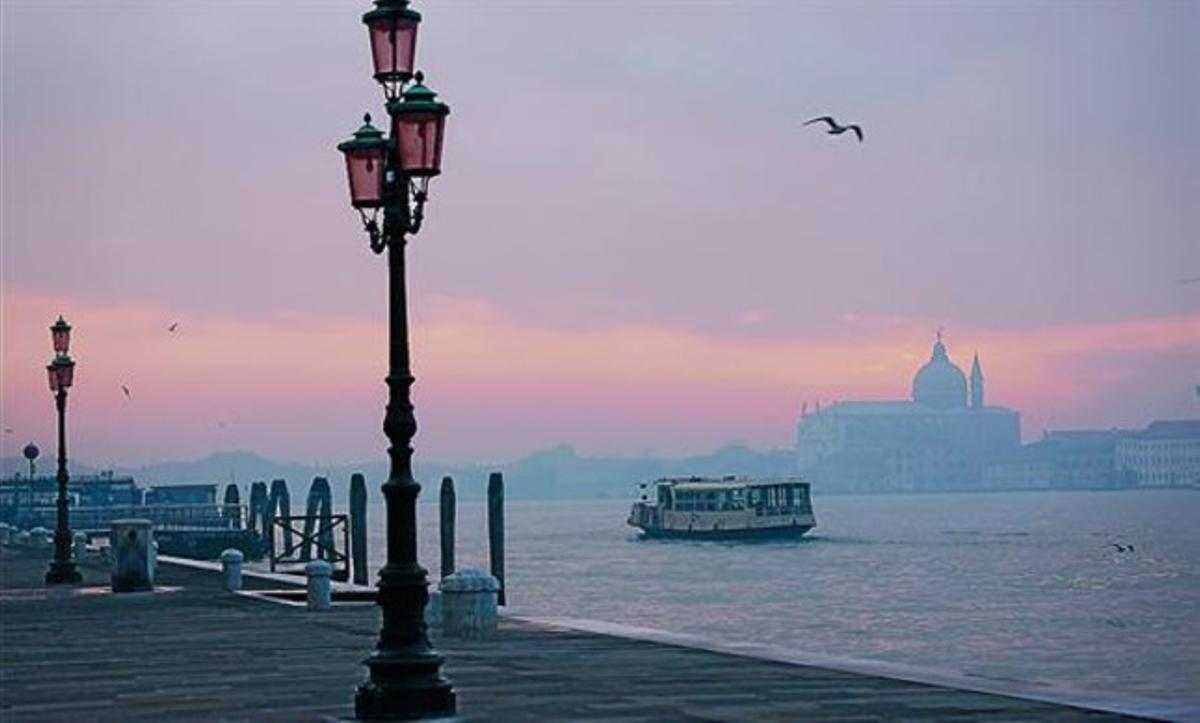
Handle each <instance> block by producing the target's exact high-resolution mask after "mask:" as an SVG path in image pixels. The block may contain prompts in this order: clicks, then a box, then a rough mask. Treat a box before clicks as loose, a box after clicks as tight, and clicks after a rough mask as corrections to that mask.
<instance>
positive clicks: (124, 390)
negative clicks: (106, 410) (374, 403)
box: [121, 384, 132, 399]
mask: <svg viewBox="0 0 1200 723" xmlns="http://www.w3.org/2000/svg"><path fill="white" fill-rule="evenodd" d="M121 391H123V392H125V398H126V399H132V397H130V396H129V387H127V386H125V385H124V384H122V385H121Z"/></svg>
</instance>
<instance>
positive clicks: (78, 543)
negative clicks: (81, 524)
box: [74, 532, 88, 560]
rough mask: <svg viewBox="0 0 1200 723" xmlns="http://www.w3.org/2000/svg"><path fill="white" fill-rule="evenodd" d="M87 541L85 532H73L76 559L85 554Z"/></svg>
mask: <svg viewBox="0 0 1200 723" xmlns="http://www.w3.org/2000/svg"><path fill="white" fill-rule="evenodd" d="M87 542H88V540H87V533H86V532H76V533H75V539H74V543H75V559H76V560H82V559H83V558H84V557H85V556H86V555H87Z"/></svg>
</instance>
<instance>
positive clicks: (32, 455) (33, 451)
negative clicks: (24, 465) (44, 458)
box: [21, 442, 42, 481]
mask: <svg viewBox="0 0 1200 723" xmlns="http://www.w3.org/2000/svg"><path fill="white" fill-rule="evenodd" d="M41 453H42V450H40V449H38V447H37V445H36V444H34V443H33V442H30V443H29V444H27V445H25V449H23V450H21V454H23V455H25V459H27V460H29V479H30V480H31V481H32V480H33V478H34V477H35V476H37V464H36V462H37V458H38V455H39V454H41Z"/></svg>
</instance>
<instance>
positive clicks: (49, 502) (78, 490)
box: [0, 472, 143, 522]
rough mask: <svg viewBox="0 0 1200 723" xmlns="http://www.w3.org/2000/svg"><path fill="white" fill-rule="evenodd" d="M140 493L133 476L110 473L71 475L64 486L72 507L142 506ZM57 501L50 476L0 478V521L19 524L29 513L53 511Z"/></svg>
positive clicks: (54, 487) (53, 483)
mask: <svg viewBox="0 0 1200 723" xmlns="http://www.w3.org/2000/svg"><path fill="white" fill-rule="evenodd" d="M142 498H143V492H142V489H141V488H140V487H138V485H137V483H136V482H134V480H133V478H132V477H124V476H122V477H117V476H114V475H113V474H112V473H111V472H102V473H100V474H98V475H74V476H72V477H71V478H70V480H69V481H68V483H67V499H68V500H69V502H70V504H71V506H72V507H116V506H122V505H140V504H142ZM57 499H58V480H57V478H56V477H53V476H37V477H23V476H21V475H14V476H12V477H6V478H4V479H0V520H2V521H5V522H18V521H20V520H21V519H22V515H23V514H26V513H28V512H29V511H31V510H53V509H54V506H55V500H57Z"/></svg>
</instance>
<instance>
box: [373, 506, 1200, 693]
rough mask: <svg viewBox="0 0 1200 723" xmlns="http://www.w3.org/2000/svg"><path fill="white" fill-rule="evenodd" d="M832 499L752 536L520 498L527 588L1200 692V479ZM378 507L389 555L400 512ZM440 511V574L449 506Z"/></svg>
mask: <svg viewBox="0 0 1200 723" xmlns="http://www.w3.org/2000/svg"><path fill="white" fill-rule="evenodd" d="M424 497H425V499H426V500H431V498H432V497H434V496H433V495H429V494H428V492H426V493H425V495H424ZM815 506H816V514H817V520H818V523H819V527H818V528H817V529H816V530H814V531H813V532H812V533H810V534H809V535H808V536H807V537H804V538H801V539H798V540H796V539H789V540H780V541H755V542H749V543H738V542H729V541H712V542H690V541H681V540H641V539H639V538H638V537H637V536H636V534H635V533H634V531H633V530H632V529H631V528H628V527H626V526H625V524H624V520H625V516H626V513H627V512H628V503H627V502H625V501H617V500H603V501H584V502H562V501H560V502H520V501H510V502H509V504H508V508H507V511H506V516H507V521H508V528H509V529H508V541H507V547H508V556H509V557H508V564H507V569H508V575H509V581H508V589H509V601H510V604H512V605H513V607H514V608H518V607H519V609H520V610H521V611H522V612H527V613H530V614H536V615H547V616H569V617H581V618H591V619H596V620H607V621H612V622H619V623H627V624H634V625H642V626H647V627H656V628H662V629H666V630H671V631H675V632H681V633H694V634H700V635H705V636H708V637H712V638H718V639H723V640H727V641H750V642H758V643H767V644H772V645H776V646H781V647H786V648H790V649H794V650H804V651H809V652H819V653H827V654H832V655H843V656H850V657H857V658H868V659H879V660H887V661H893V662H899V663H908V664H913V665H921V666H926V667H936V668H942V669H948V670H957V671H961V672H966V673H969V674H973V675H984V676H989V677H995V678H1010V679H1018V680H1024V681H1041V682H1044V683H1048V684H1054V685H1062V686H1064V687H1069V688H1080V689H1093V690H1104V691H1110V692H1119V693H1125V694H1131V695H1147V696H1153V697H1159V698H1170V699H1176V700H1183V701H1188V702H1191V703H1197V702H1200V694H1198V693H1197V690H1198V689H1200V686H1198V685H1197V681H1200V623H1198V622H1197V621H1198V620H1200V525H1198V524H1197V522H1198V521H1200V494H1198V493H1195V492H1156V493H1151V492H1106V493H1088V492H1084V493H1061V494H1060V493H1030V494H990V495H913V496H878V497H817V499H816V500H815ZM372 512H373V514H372V526H373V529H372V544H371V549H372V551H373V554H375V555H376V558H375V559H373V560H372V562H371V564H372V567H373V568H374V567H377V566H378V565H379V563H380V562H381V561H382V560H381V558H380V557H378V556H379V555H381V554H382V550H383V544H382V529H381V527H380V525H382V515H381V514H379V512H380V510H379V509H377V508H373V510H372ZM484 514H485V511H484V505H483V504H482V503H477V502H469V501H467V502H464V501H460V502H459V520H458V533H459V544H458V553H457V555H458V564H459V567H460V568H462V567H480V568H486V566H487V550H486V527H485V518H484ZM420 516H421V525H422V527H421V562H422V563H423V564H424V565H425V567H426V568H428V569H429V570H430V572H431V577H434V576H436V573H437V566H438V537H437V534H438V533H437V524H438V520H437V508H436V506H435V505H434V504H432V502H431V501H429V502H427V503H425V504H422V505H421V509H420ZM1115 544H1120V545H1122V546H1123V547H1124V546H1127V545H1132V546H1133V550H1129V551H1125V552H1120V551H1118V550H1117V548H1116V547H1115V546H1114V545H1115Z"/></svg>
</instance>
